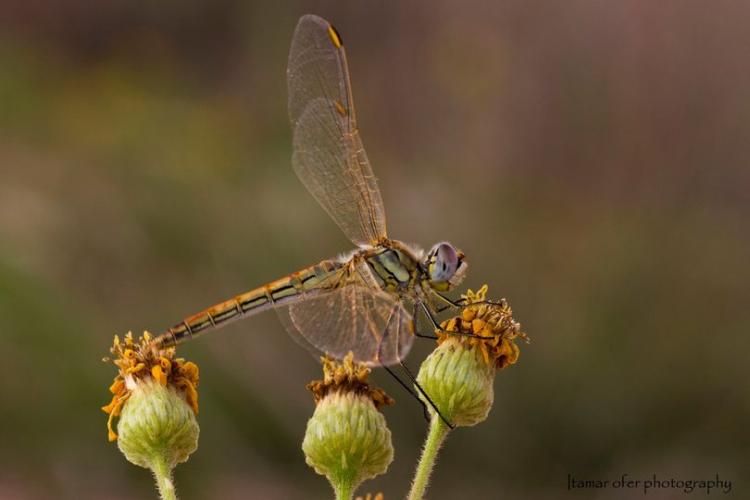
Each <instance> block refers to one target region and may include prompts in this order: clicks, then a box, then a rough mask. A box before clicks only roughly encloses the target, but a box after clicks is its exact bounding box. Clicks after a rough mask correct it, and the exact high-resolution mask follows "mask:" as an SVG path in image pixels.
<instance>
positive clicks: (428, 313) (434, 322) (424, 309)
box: [415, 302, 494, 339]
mask: <svg viewBox="0 0 750 500" xmlns="http://www.w3.org/2000/svg"><path fill="white" fill-rule="evenodd" d="M419 305H420V306H422V312H424V314H425V316H427V317H428V318H429V319H430V322H431V323H432V326H433V328H435V331H437V332H440V333H445V334H447V335H464V336H467V337H476V338H478V339H492V338H494V337H487V336H484V335H474V334H473V333H465V332H449V331H448V330H446V329H445V328H443V327H441V326H440V325H439V324H438V322H437V320H436V319H435V317H434V316H433V315H432V312H431V311H430V309H429V308H428V307H427V306H426V305H425V303H424V302H420V303H419ZM415 335H416V334H415ZM416 336H417V337H420V336H423V335H416Z"/></svg>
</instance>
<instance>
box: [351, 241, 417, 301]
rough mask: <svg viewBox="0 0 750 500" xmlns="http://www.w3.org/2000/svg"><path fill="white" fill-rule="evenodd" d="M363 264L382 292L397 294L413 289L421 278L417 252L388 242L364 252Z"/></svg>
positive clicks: (402, 245) (400, 244)
mask: <svg viewBox="0 0 750 500" xmlns="http://www.w3.org/2000/svg"><path fill="white" fill-rule="evenodd" d="M365 262H367V266H368V267H369V269H370V271H371V272H372V275H373V278H375V280H376V281H377V282H378V285H380V287H381V288H382V289H383V290H386V291H390V292H399V291H403V290H406V289H411V288H413V287H414V286H415V285H416V284H417V283H419V282H420V281H421V278H422V277H423V273H422V268H421V266H420V262H419V256H418V254H417V252H415V251H413V250H411V249H409V248H408V247H407V246H406V245H404V244H402V243H398V242H394V241H389V242H387V243H385V244H383V245H378V246H376V247H373V248H372V249H369V250H367V251H366V255H365Z"/></svg>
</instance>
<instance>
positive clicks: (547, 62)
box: [0, 0, 750, 499]
mask: <svg viewBox="0 0 750 500" xmlns="http://www.w3.org/2000/svg"><path fill="white" fill-rule="evenodd" d="M1 10H2V13H0V174H1V177H0V342H1V344H0V345H1V346H2V347H0V353H2V360H1V363H0V497H2V498H9V499H10V498H75V499H79V498H105V497H106V498H145V497H149V496H153V495H154V493H153V489H152V486H151V479H150V478H149V477H148V474H147V473H146V472H145V471H143V470H139V469H137V468H135V467H134V466H131V465H129V464H127V463H125V461H124V459H123V458H122V456H121V455H120V454H119V453H118V452H117V450H116V448H115V447H114V446H113V445H111V444H108V443H107V442H106V429H105V415H104V414H103V413H101V412H100V411H99V406H101V405H102V404H104V403H105V402H106V401H107V399H108V393H107V386H108V383H109V381H110V380H111V378H112V376H113V374H114V370H113V367H112V366H110V365H106V364H104V363H101V362H100V358H101V357H102V355H104V354H106V352H107V348H108V345H109V343H110V342H111V337H112V335H113V334H115V333H123V332H125V331H127V330H129V329H132V330H135V331H136V332H137V331H140V330H142V329H144V328H148V329H151V330H155V331H158V330H160V329H161V328H164V327H166V326H169V325H171V324H172V323H173V322H175V321H176V320H178V319H179V318H181V317H183V316H184V315H186V314H188V313H192V312H194V311H195V310H197V309H200V308H202V307H204V306H207V305H209V304H211V303H213V302H215V301H217V300H220V299H224V298H225V297H227V296H230V295H232V294H234V293H237V292H240V291H243V290H245V289H249V288H251V287H254V286H255V285H258V284H260V283H263V282H265V281H268V280H271V279H274V278H276V277H278V276H280V275H285V274H287V273H289V272H290V271H292V270H295V269H297V268H299V267H302V266H304V265H308V264H310V263H313V262H316V261H318V260H320V259H323V258H326V257H330V256H333V255H335V254H337V253H338V252H341V251H344V250H347V249H348V248H349V246H350V244H349V243H348V242H347V241H346V240H345V238H344V237H343V236H342V235H341V234H339V233H338V231H337V228H336V227H335V225H334V224H333V223H332V222H331V221H329V220H328V219H327V217H326V215H325V213H324V212H323V211H322V210H320V209H319V208H318V207H317V206H316V205H315V202H314V200H313V199H312V198H311V197H310V196H309V195H308V194H307V193H306V192H305V191H304V188H303V187H302V186H301V184H300V183H299V182H298V181H297V180H296V178H295V176H294V174H293V172H292V170H291V167H290V131H289V126H288V123H287V118H286V116H287V115H286V88H285V65H286V57H287V50H288V47H289V42H290V40H291V35H292V32H293V29H294V26H295V23H296V20H297V18H298V17H299V16H300V15H301V14H303V13H306V12H314V13H317V14H319V15H322V16H324V17H327V18H328V19H330V20H331V21H332V22H334V23H335V24H336V25H337V27H338V28H339V31H340V32H341V33H342V35H343V38H344V41H345V43H346V45H347V47H348V50H349V60H350V66H351V70H352V77H353V86H354V94H355V99H356V101H357V104H358V112H359V120H360V124H361V129H362V133H363V137H364V141H365V144H366V145H367V148H368V151H369V155H370V159H371V161H372V163H373V166H374V169H375V171H376V173H377V175H378V176H379V178H380V186H381V189H382V191H383V197H384V199H385V202H386V207H387V211H388V216H389V232H390V234H391V235H392V236H393V237H395V238H399V239H403V240H406V241H414V242H418V243H419V244H421V245H423V246H428V245H431V244H432V243H433V242H434V241H436V240H440V239H448V240H450V241H452V242H454V243H456V244H457V245H458V246H460V247H461V248H462V249H463V250H464V251H465V252H466V253H467V255H468V256H469V259H470V263H471V268H470V279H469V280H468V283H467V285H468V286H470V287H477V286H478V285H480V284H481V283H485V282H487V283H489V284H490V292H491V294H494V295H495V296H505V297H507V298H508V299H509V300H510V303H511V304H512V306H513V307H514V311H515V314H516V316H517V318H518V319H519V320H520V321H521V322H522V323H523V325H524V327H525V330H526V331H527V332H528V333H529V334H530V335H531V336H532V338H533V343H532V344H531V345H529V346H527V347H526V348H525V349H524V350H523V352H522V355H521V359H520V362H519V364H517V365H516V366H514V367H512V368H511V369H509V370H507V371H505V372H503V373H501V374H500V375H499V377H498V379H497V384H496V393H497V394H496V399H497V402H496V404H495V408H494V410H493V412H492V414H491V417H490V419H489V420H488V421H487V422H485V423H484V424H482V425H481V426H479V427H477V428H474V429H468V430H466V429H464V430H459V431H458V432H456V433H455V435H454V436H453V437H452V438H451V439H450V440H449V441H448V445H447V447H446V448H445V449H444V452H443V456H442V460H441V462H440V463H439V465H438V470H437V473H436V475H435V479H434V484H433V488H432V495H431V498H456V497H458V496H459V495H461V496H462V497H463V498H494V497H505V498H559V497H560V496H562V495H563V494H565V487H566V481H567V478H566V476H567V473H573V474H575V475H576V476H578V477H588V478H595V479H596V478H607V477H612V476H615V477H618V476H619V475H620V474H622V473H629V474H631V475H636V476H637V475H639V474H640V475H644V474H651V473H654V472H656V473H658V474H659V475H664V476H670V475H671V476H675V477H682V478H691V477H692V478H708V477H712V476H713V475H714V474H715V473H719V474H720V475H721V476H722V477H727V478H731V479H734V480H735V486H734V491H735V492H736V493H737V494H738V495H740V496H741V495H743V494H744V493H742V491H747V482H746V479H745V480H744V481H745V482H744V490H743V482H742V481H743V479H742V473H743V471H744V472H746V469H743V464H744V466H746V465H747V459H748V456H749V455H750V454H749V452H750V439H749V437H748V436H750V434H748V431H747V425H748V422H749V421H750V397H749V396H750V394H749V393H750V382H749V381H748V377H747V373H748V372H747V362H746V359H745V355H746V353H747V352H748V348H750V341H748V327H750V308H749V306H748V298H750V293H749V292H750V286H749V285H748V283H750V266H748V255H750V231H748V217H749V216H750V197H749V196H748V191H749V188H750V169H748V161H749V160H750V140H749V139H748V138H749V137H750V57H748V55H749V54H750V30H748V29H747V19H748V16H749V15H750V6H749V5H748V4H747V3H743V2H729V1H717V2H701V1H698V0H688V1H676V0H675V1H666V2H649V1H645V0H643V1H630V2H595V1H573V2H545V1H520V0H512V1H507V2H465V3H460V4H459V3H455V2H448V1H432V2H426V1H424V2H408V3H406V2H404V3H398V2H388V3H386V4H382V3H371V2H332V1H328V2H240V1H237V0H220V1H217V2H199V1H195V0H188V1H182V2H172V1H167V2H156V3H154V2H151V3H149V2H142V3H137V2H128V1H124V0H118V1H111V2H94V3H92V2H84V1H82V0H68V1H59V2H54V1H44V0H41V1H36V2H29V1H20V0H4V2H3V8H2V9H1ZM429 349H430V346H429V345H428V344H424V343H422V344H418V345H417V347H416V348H415V349H414V352H413V354H412V356H411V357H410V359H409V362H410V364H411V365H412V366H413V367H417V366H418V363H419V361H420V359H421V358H422V357H423V356H424V354H425V353H426V352H428V351H429ZM182 353H183V354H184V355H185V356H187V357H189V358H190V359H192V360H195V361H196V362H198V364H199V365H200V366H201V368H202V373H201V375H202V377H201V378H202V380H201V383H202V387H201V415H200V422H201V429H202V436H201V443H200V449H199V451H198V453H196V454H195V455H194V457H193V458H192V459H191V460H190V461H189V462H188V463H187V464H185V465H182V466H180V467H179V468H178V469H177V484H178V490H179V491H180V492H181V496H182V497H183V498H186V499H188V498H292V497H295V498H301V497H304V498H324V497H326V496H328V495H329V491H328V486H327V484H326V483H325V481H324V480H323V479H322V478H320V477H317V476H315V474H314V473H313V472H312V471H311V470H309V469H308V468H307V467H306V466H305V464H304V458H303V456H302V453H301V451H300V443H301V440H302V435H303V432H304V426H305V422H306V420H307V418H308V416H309V415H310V414H311V413H312V399H311V397H310V395H309V394H307V393H306V391H305V389H304V385H305V383H306V382H307V381H309V380H311V379H313V378H316V377H318V375H319V368H318V365H317V364H316V362H315V360H314V359H313V358H312V357H310V356H309V355H308V354H307V353H306V352H304V351H302V350H300V349H299V348H298V347H297V345H296V344H295V343H294V342H292V341H291V340H290V339H289V338H288V337H287V336H286V334H285V333H283V330H282V327H281V326H280V325H279V324H278V323H277V322H276V318H275V317H274V315H273V314H272V313H271V314H268V315H264V316H262V317H257V318H253V319H251V320H248V321H245V322H242V323H239V324H235V325H233V326H231V327H228V328H227V329H225V330H224V331H222V333H220V334H218V336H215V337H210V338H205V339H204V340H202V341H196V342H195V343H193V344H191V345H187V346H185V347H184V349H183V350H182ZM376 379H377V380H378V382H379V383H381V384H382V385H383V386H384V387H386V389H387V390H388V391H389V392H390V393H391V394H392V395H393V396H395V397H396V399H397V400H398V404H397V405H396V407H395V408H390V409H386V410H385V411H386V416H387V418H388V421H389V423H390V425H391V428H392V430H393V432H394V441H395V444H396V450H397V453H396V460H395V462H394V464H393V465H392V468H391V470H390V472H389V474H388V476H386V478H379V479H377V480H375V481H373V482H371V483H368V484H367V485H366V488H367V489H369V490H372V491H378V490H381V489H382V490H384V491H385V493H386V497H387V498H398V497H400V496H402V495H403V494H404V493H405V492H406V490H407V487H408V481H409V477H410V475H411V472H412V469H413V467H414V463H415V459H416V457H417V453H418V450H419V444H420V442H421V440H422V437H423V434H424V432H425V422H424V421H423V419H422V416H421V410H420V408H419V407H418V405H417V404H416V403H415V402H414V401H412V400H410V399H409V398H408V397H407V396H406V395H405V394H404V393H403V392H402V391H400V389H399V388H398V387H397V386H396V385H395V384H394V383H393V382H392V381H391V380H389V379H388V378H387V377H386V376H385V375H383V374H378V375H377V376H376ZM598 494H599V495H601V494H602V493H601V492H600V493H598ZM604 494H606V495H610V494H611V495H612V497H615V496H616V495H620V494H622V495H623V496H620V497H618V498H625V497H627V495H628V494H629V492H620V493H618V492H615V491H609V492H604ZM672 494H681V493H679V492H677V493H674V492H671V493H670V492H664V495H665V496H663V498H666V497H668V495H672ZM589 495H591V496H594V495H597V493H596V492H579V493H578V494H577V495H576V498H586V497H588V496H589Z"/></svg>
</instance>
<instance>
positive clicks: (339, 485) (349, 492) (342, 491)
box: [331, 478, 354, 500]
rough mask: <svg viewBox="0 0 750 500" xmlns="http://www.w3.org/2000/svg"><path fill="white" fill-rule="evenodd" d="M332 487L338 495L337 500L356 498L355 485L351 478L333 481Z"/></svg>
mask: <svg viewBox="0 0 750 500" xmlns="http://www.w3.org/2000/svg"><path fill="white" fill-rule="evenodd" d="M331 485H332V486H333V491H334V492H335V493H336V500H351V499H352V497H354V484H352V481H351V480H350V479H349V478H338V480H336V481H331Z"/></svg>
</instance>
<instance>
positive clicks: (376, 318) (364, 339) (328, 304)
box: [277, 283, 414, 366]
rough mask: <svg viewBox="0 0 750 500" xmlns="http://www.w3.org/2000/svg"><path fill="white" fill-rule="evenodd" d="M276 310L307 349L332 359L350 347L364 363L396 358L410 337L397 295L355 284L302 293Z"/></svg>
mask: <svg viewBox="0 0 750 500" xmlns="http://www.w3.org/2000/svg"><path fill="white" fill-rule="evenodd" d="M277 311H278V312H279V313H280V315H281V318H282V322H283V323H284V326H285V327H286V328H287V330H288V331H289V332H290V333H291V334H292V336H293V337H295V338H296V339H297V340H298V341H301V342H300V343H301V344H303V345H304V346H305V347H307V348H308V349H310V350H312V351H313V352H316V353H321V354H327V355H329V356H331V357H333V358H336V359H342V358H344V357H345V356H346V355H347V354H348V353H349V352H352V353H353V354H354V360H355V361H356V362H358V363H362V364H365V365H368V366H378V365H392V364H395V363H398V362H399V361H401V360H402V359H403V358H404V357H405V356H406V355H407V354H408V352H409V349H410V348H411V344H412V341H413V339H414V327H413V322H412V317H411V314H409V313H408V312H407V311H406V309H404V307H403V304H402V303H401V301H400V300H399V298H398V297H397V296H394V295H391V294H388V293H386V292H383V291H381V290H374V289H372V288H368V287H365V286H362V285H361V284H359V283H352V284H349V285H346V286H343V287H340V288H336V289H333V290H327V291H321V292H320V293H317V294H311V295H308V296H305V297H304V298H302V299H301V300H298V301H295V302H293V303H291V304H290V305H289V306H288V307H285V308H283V309H277Z"/></svg>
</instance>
